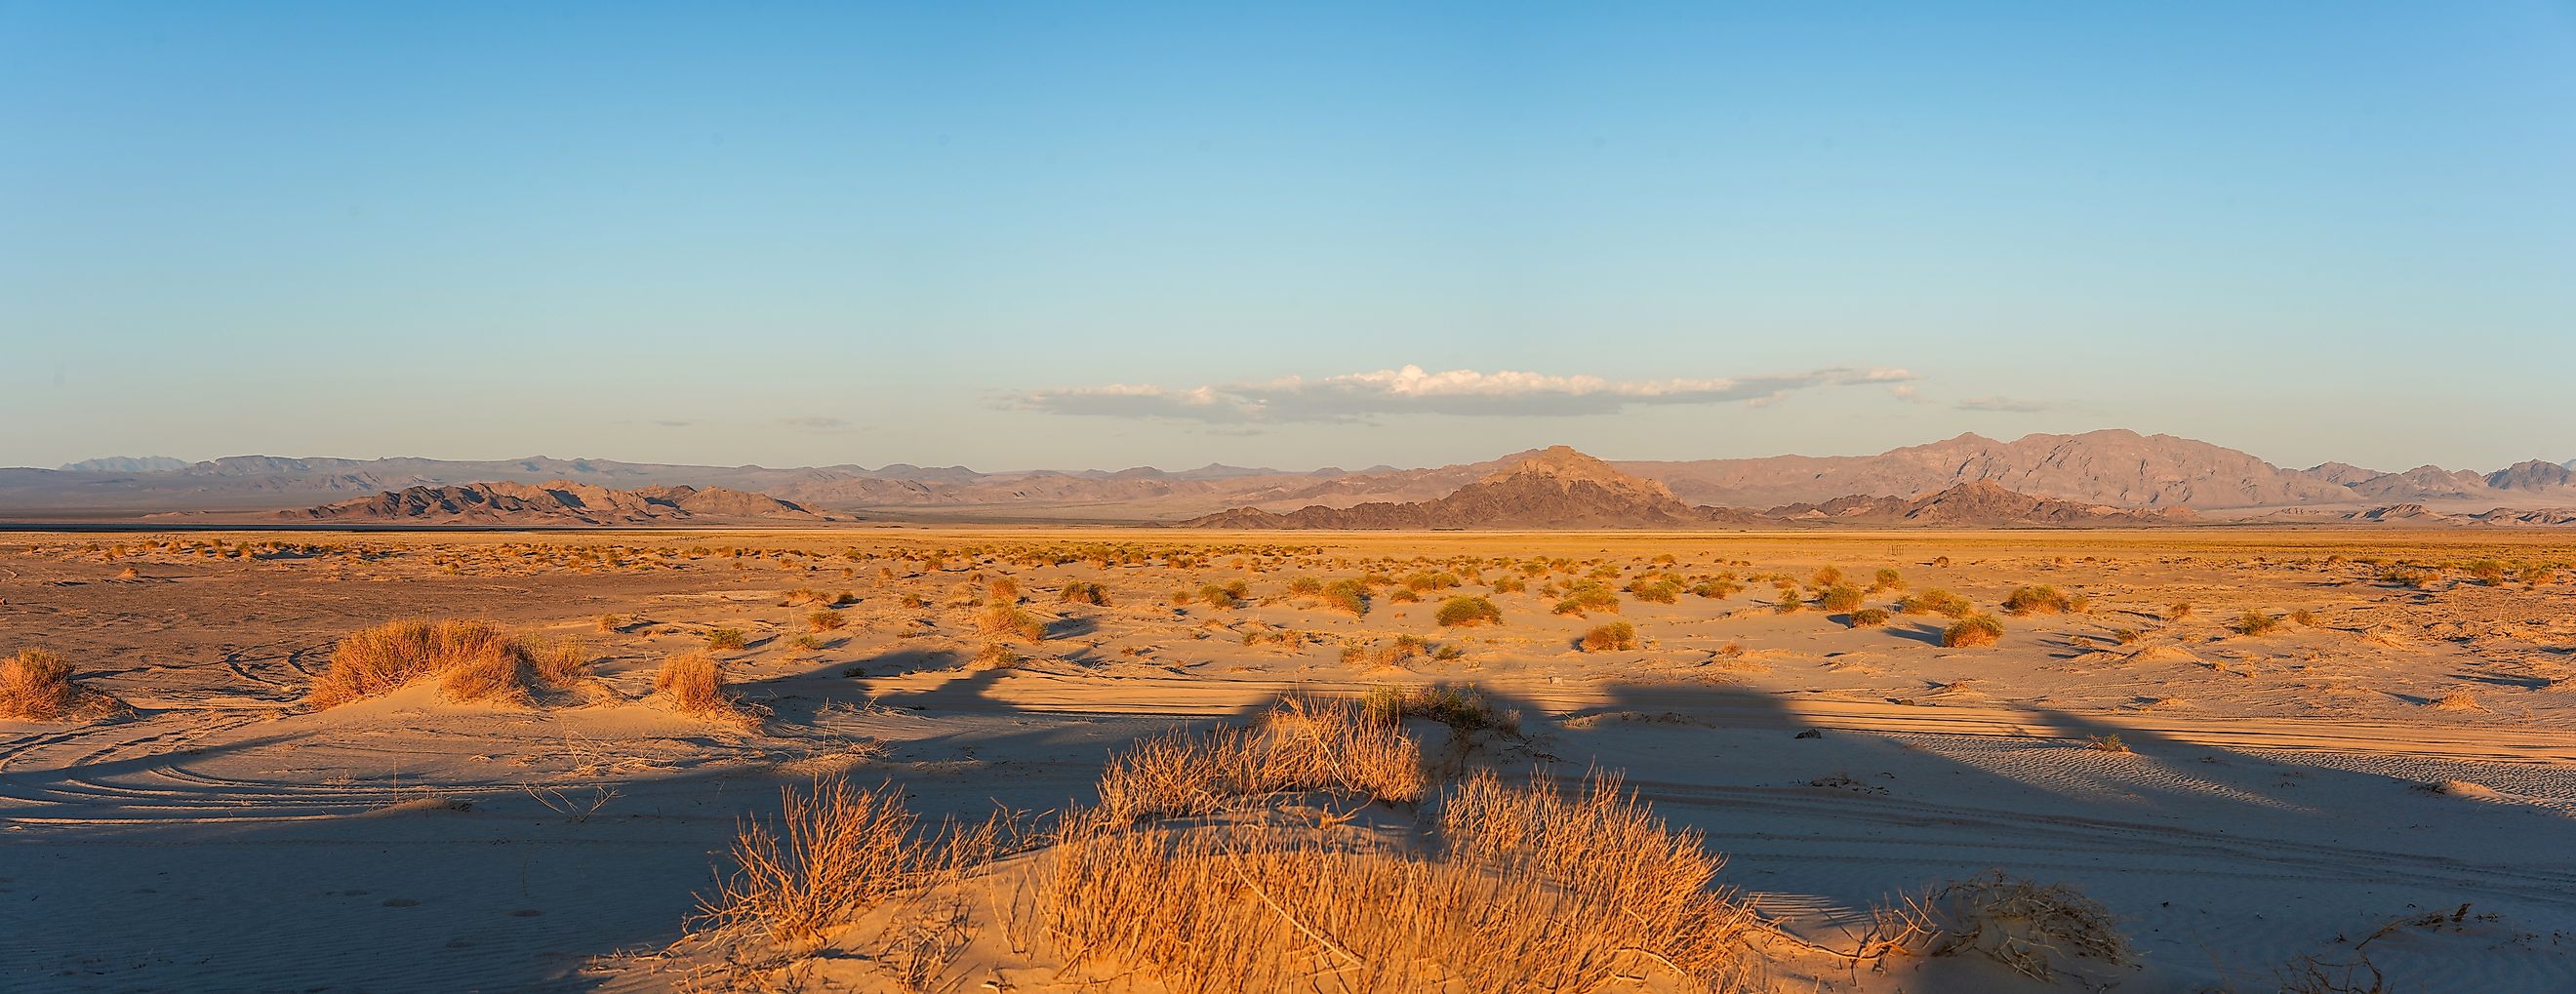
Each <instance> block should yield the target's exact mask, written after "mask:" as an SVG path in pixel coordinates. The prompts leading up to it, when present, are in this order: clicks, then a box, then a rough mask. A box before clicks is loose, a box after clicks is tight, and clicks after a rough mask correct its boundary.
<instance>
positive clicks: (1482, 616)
mask: <svg viewBox="0 0 2576 994" xmlns="http://www.w3.org/2000/svg"><path fill="white" fill-rule="evenodd" d="M1434 620H1436V621H1438V622H1439V623H1440V627H1442V628H1469V627H1474V626H1476V625H1499V624H1502V623H1503V612H1502V609H1501V608H1497V607H1495V606H1494V602H1492V601H1489V600H1486V599H1484V598H1482V597H1452V598H1449V599H1448V600H1446V601H1443V602H1441V604H1440V612H1439V614H1437V615H1435V616H1434Z"/></svg>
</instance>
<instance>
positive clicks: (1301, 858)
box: [1044, 774, 1755, 994]
mask: <svg viewBox="0 0 2576 994" xmlns="http://www.w3.org/2000/svg"><path fill="white" fill-rule="evenodd" d="M1437 841H1438V842H1439V847H1438V848H1437V849H1435V850H1433V851H1411V850H1405V849H1400V848H1396V847H1391V846H1386V845H1382V844H1381V845H1375V846H1371V845H1366V844H1352V843H1351V842H1350V841H1347V840H1345V839H1341V838H1335V837H1331V836H1327V835H1325V834H1323V833H1319V832H1315V831H1312V830H1311V826H1310V827H1309V828H1308V829H1307V830H1298V831H1283V830H1281V829H1279V828H1276V827H1272V826H1267V825H1261V824H1240V823H1238V824H1233V825H1227V826H1219V827H1213V828H1210V829H1207V830H1202V831H1186V832H1179V831H1133V830H1126V829H1123V828H1119V827H1117V826H1115V825H1114V824H1109V823H1089V824H1081V825H1077V826H1076V827H1074V828H1071V829H1068V830H1067V831H1066V832H1065V833H1064V835H1063V836H1062V840H1061V841H1060V842H1059V844H1058V849H1057V852H1056V854H1055V855H1056V862H1055V865H1054V875H1053V878H1052V879H1051V880H1050V881H1049V884H1048V886H1047V893H1046V895H1045V898H1044V900H1045V904H1046V916H1045V917H1046V930H1047V932H1048V933H1049V934H1051V935H1053V936H1055V937H1057V938H1058V939H1059V940H1060V941H1062V942H1063V943H1065V944H1066V945H1067V946H1068V947H1069V951H1070V952H1071V956H1070V958H1071V959H1072V960H1074V961H1076V962H1083V961H1089V960H1093V959H1095V958H1098V959H1101V960H1104V961H1105V963H1104V965H1103V966H1101V967H1100V969H1101V971H1102V972H1104V973H1106V972H1110V971H1112V970H1114V969H1115V968H1114V967H1112V966H1109V965H1107V964H1119V965H1128V964H1132V965H1134V966H1136V967H1141V968H1142V969H1143V970H1144V971H1145V972H1147V973H1149V974H1150V975H1152V976H1153V978H1154V979H1156V980H1158V981H1159V982H1160V984H1161V989H1163V990H1167V991H1172V992H1174V994H1216V992H1236V991H1287V990H1321V991H1334V992H1347V994H1359V992H1369V994H1375V992H1386V994H1396V992H1412V991H1429V990H1457V991H1587V990H1604V989H1615V985H1616V984H1618V983H1619V982H1620V981H1622V980H1633V979H1634V978H1644V977H1650V976H1654V975H1657V974H1663V975H1666V976H1671V975H1674V974H1678V975H1679V976H1678V977H1673V978H1672V979H1674V980H1678V981H1679V982H1680V983H1682V984H1683V985H1685V986H1686V987H1687V988H1691V989H1701V990H1715V991H1734V990H1746V989H1750V983H1751V978H1750V974H1751V970H1750V967H1751V966H1752V960H1753V957H1752V955H1751V952H1750V947H1749V944H1748V936H1749V935H1750V933H1751V931H1752V929H1753V928H1754V926H1755V922H1754V920H1753V918H1752V916H1751V914H1750V913H1749V911H1748V910H1747V909H1746V907H1745V906H1744V905H1743V904H1742V903H1740V902H1738V901H1736V900H1734V899H1733V898H1732V897H1731V896H1730V895H1729V894H1728V893H1726V892H1723V891H1719V890H1716V889H1713V888H1712V887H1711V886H1710V882H1711V879H1712V877H1713V876H1714V874H1715V872H1716V870H1717V868H1718V866H1719V865H1720V862H1721V861H1720V859H1719V858H1718V857H1716V856H1713V855H1710V854H1708V853H1707V852H1706V851H1705V850H1703V849H1702V848H1701V841H1700V837H1699V836H1698V835H1697V834H1696V833H1691V832H1682V831H1674V830H1672V829H1670V828H1668V827H1667V826H1666V825H1665V824H1664V823H1663V822H1662V821H1661V820H1660V819H1657V818H1655V817H1654V816H1653V814H1652V812H1651V811H1650V810H1649V809H1647V808H1646V806H1645V805H1643V804H1642V803H1639V802H1637V801H1636V800H1634V799H1633V798H1632V797H1629V796H1627V795H1624V794H1622V793H1620V792H1619V791H1618V790H1617V785H1616V784H1615V782H1596V783H1593V784H1591V785H1589V786H1588V787H1587V788H1586V790H1585V791H1584V792H1583V793H1581V794H1577V795H1572V796H1568V795H1566V794H1564V793H1562V792H1561V791H1560V790H1559V788H1557V787H1556V786H1555V785H1554V784H1552V783H1550V782H1548V781H1545V780H1535V781H1533V782H1532V784H1531V785H1530V786H1529V787H1526V788H1514V787H1505V786H1503V785H1501V784H1500V783H1499V782H1498V781H1496V780H1495V779H1494V778H1493V777H1492V776H1491V775H1490V774H1484V775H1480V776H1478V777H1476V778H1473V779H1470V780H1469V781H1467V782H1466V783H1464V784H1463V785H1461V786H1460V787H1459V788H1458V789H1457V790H1456V791H1454V792H1452V793H1451V794H1450V795H1449V797H1448V798H1447V799H1446V801H1445V803H1444V804H1443V806H1442V816H1441V821H1440V828H1439V830H1438V839H1437ZM1667 982H1670V981H1667Z"/></svg>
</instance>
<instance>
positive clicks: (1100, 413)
mask: <svg viewBox="0 0 2576 994" xmlns="http://www.w3.org/2000/svg"><path fill="white" fill-rule="evenodd" d="M1914 379H1917V377H1916V376H1915V375H1914V374H1912V373H1909V372H1906V371H1905V370H1902V369H1853V368H1847V367H1831V368H1826V369H1815V370H1808V371H1806V372H1802V373H1784V374H1776V375H1769V376H1745V377H1725V378H1719V379H1703V380H1628V381H1621V380H1605V379H1602V378H1601V377H1598V376H1555V375H1550V374H1545V373H1524V372H1513V371H1509V370H1505V371H1502V372H1496V373H1481V372H1477V371H1476V370H1472V369H1453V370H1448V371H1446V372H1439V373H1431V372H1425V371H1423V369H1422V367H1420V366H1406V367H1404V368H1402V369H1381V370H1378V371H1376V372H1373V373H1350V374H1346V375H1342V376H1326V377H1322V378H1319V379H1306V378H1303V377H1297V376H1286V377H1281V378H1279V379H1275V380H1271V381H1268V382H1265V383H1237V384H1227V385H1212V386H1201V387H1192V388H1188V389H1171V388H1165V387H1159V386H1151V385H1145V386H1131V385H1126V384H1112V385H1109V386H1100V387H1070V388H1063V389H1048V390H1029V391H1023V392H1019V393H1013V394H1007V395H1004V396H1003V397H1002V398H1000V405H1001V406H1003V407H1006V408H1012V409H1017V410H1030V411H1044V412H1047V413H1050V414H1077V415H1089V416H1093V417H1119V418H1159V419H1165V420H1177V421H1197V422H1202V423H1207V424H1228V425H1246V424H1265V423H1295V422H1347V421H1359V420H1364V419H1367V418H1370V417H1375V416H1382V415H1397V414H1450V415H1462V416H1500V415H1517V416H1523V417H1531V416H1537V417H1568V416H1579V415H1593V414H1615V413H1618V412H1619V411H1623V410H1626V409H1628V408H1631V407H1640V406H1650V405H1669V404H1722V403H1728V402H1736V401H1741V402H1750V403H1761V402H1765V401H1771V400H1777V399H1779V398H1781V397H1784V396H1787V395H1788V394H1790V393H1793V392H1796V391H1800V390H1811V389H1816V388H1819V387H1833V386H1854V385H1861V384H1881V383H1884V384H1896V383H1904V382H1906V381H1909V380H1914Z"/></svg>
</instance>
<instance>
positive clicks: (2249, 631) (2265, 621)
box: [2227, 611, 2281, 636]
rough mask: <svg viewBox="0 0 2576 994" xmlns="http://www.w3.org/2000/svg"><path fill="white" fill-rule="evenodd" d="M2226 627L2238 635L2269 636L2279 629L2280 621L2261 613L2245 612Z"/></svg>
mask: <svg viewBox="0 0 2576 994" xmlns="http://www.w3.org/2000/svg"><path fill="white" fill-rule="evenodd" d="M2227 627H2228V628H2229V629H2231V630H2233V631H2235V632H2236V634H2238V635H2248V636H2252V635H2269V634H2272V632H2273V631H2274V630H2275V629H2278V628H2280V627H2281V619H2279V618H2275V617H2273V616H2271V615H2269V614H2266V613H2264V612H2261V611H2247V612H2245V613H2244V614H2241V615H2238V616H2237V618H2236V620H2235V621H2234V622H2232V623H2230V624H2229V625H2228V626H2227Z"/></svg>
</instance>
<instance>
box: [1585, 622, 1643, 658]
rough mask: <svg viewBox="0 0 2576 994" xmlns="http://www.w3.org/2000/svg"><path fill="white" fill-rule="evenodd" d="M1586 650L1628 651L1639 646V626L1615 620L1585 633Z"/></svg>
mask: <svg viewBox="0 0 2576 994" xmlns="http://www.w3.org/2000/svg"><path fill="white" fill-rule="evenodd" d="M1582 646H1583V651H1585V652H1626V651H1628V650H1632V649H1635V648H1636V647H1637V626H1635V625H1631V624H1629V623H1627V622H1625V621H1613V622H1611V623H1609V624H1606V625H1602V626H1600V627H1598V628H1594V629H1593V630H1591V631H1588V632H1585V633H1583V642H1582Z"/></svg>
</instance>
